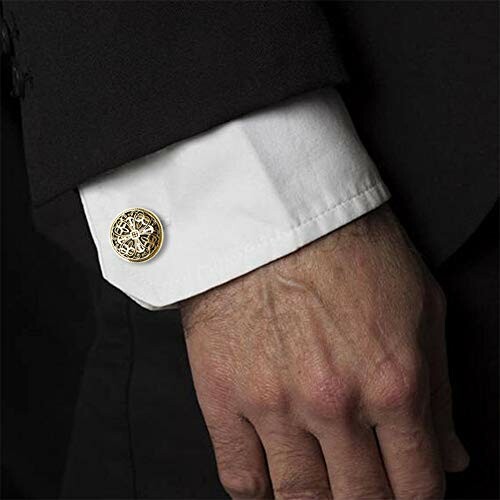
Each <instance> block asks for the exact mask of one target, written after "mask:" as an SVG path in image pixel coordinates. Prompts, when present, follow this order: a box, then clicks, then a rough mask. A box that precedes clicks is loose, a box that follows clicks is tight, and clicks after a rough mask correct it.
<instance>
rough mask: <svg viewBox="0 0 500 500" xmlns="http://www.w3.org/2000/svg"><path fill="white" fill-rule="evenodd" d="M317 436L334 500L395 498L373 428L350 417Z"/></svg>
mask: <svg viewBox="0 0 500 500" xmlns="http://www.w3.org/2000/svg"><path fill="white" fill-rule="evenodd" d="M317 436H318V439H319V440H320V444H321V448H322V450H323V456H324V457H325V461H326V464H327V467H328V473H329V477H330V484H331V488H332V492H333V497H334V498H335V500H337V499H357V498H363V499H368V498H372V499H384V498H393V496H392V492H391V489H390V487H389V483H388V481H387V477H386V473H385V470H384V466H383V462H382V459H381V457H380V453H379V450H378V446H377V440H376V438H375V435H374V432H373V430H372V428H371V427H369V426H363V425H361V424H359V423H354V421H353V420H351V421H350V422H348V421H346V422H344V423H343V424H341V425H339V424H338V423H335V424H334V425H333V426H332V427H331V428H330V429H328V430H327V431H326V432H325V431H321V432H318V434H317Z"/></svg>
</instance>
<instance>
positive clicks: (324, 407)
mask: <svg viewBox="0 0 500 500" xmlns="http://www.w3.org/2000/svg"><path fill="white" fill-rule="evenodd" d="M356 392H357V391H356V390H355V389H354V386H353V385H352V384H350V383H349V382H348V380H347V379H346V378H343V377H339V376H335V375H332V374H331V372H325V373H322V374H319V375H316V376H315V377H314V378H313V379H312V380H311V381H310V382H309V384H307V385H306V386H305V387H304V388H302V394H301V396H300V398H301V400H302V402H303V405H304V407H305V410H306V411H307V412H308V413H310V414H311V415H313V416H315V417H317V418H321V419H332V418H337V417H344V416H348V415H350V414H351V413H352V411H353V410H354V407H355V405H356V400H357V394H356Z"/></svg>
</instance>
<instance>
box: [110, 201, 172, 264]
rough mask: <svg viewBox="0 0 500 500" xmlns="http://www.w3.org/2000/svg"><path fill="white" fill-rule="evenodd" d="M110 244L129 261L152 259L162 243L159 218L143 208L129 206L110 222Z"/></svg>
mask: <svg viewBox="0 0 500 500" xmlns="http://www.w3.org/2000/svg"><path fill="white" fill-rule="evenodd" d="M110 238H111V245H112V247H113V249H114V251H115V252H116V253H117V254H118V255H119V256H120V257H122V258H123V259H125V260H128V261H129V262H145V261H148V260H150V259H152V258H153V257H154V256H155V255H156V254H157V253H158V251H159V250H160V248H161V246H162V243H163V227H162V225H161V222H160V219H159V218H158V217H157V216H156V215H155V214H154V213H153V212H150V211H149V210H146V209H145V208H129V209H128V210H125V211H123V212H122V213H121V214H119V215H118V217H116V219H115V220H114V221H113V223H112V224H111V231H110Z"/></svg>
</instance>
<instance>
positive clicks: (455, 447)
mask: <svg viewBox="0 0 500 500" xmlns="http://www.w3.org/2000/svg"><path fill="white" fill-rule="evenodd" d="M444 309H445V306H444V300H443V301H442V306H441V310H439V311H437V314H436V315H433V316H434V317H433V318H432V323H430V324H428V327H427V329H426V333H427V335H426V346H425V348H426V352H427V359H428V363H429V378H430V393H431V408H432V417H433V422H434V428H435V429H436V435H437V438H438V441H439V447H440V450H441V456H442V459H443V467H444V469H445V470H446V471H448V472H459V471H462V470H464V469H465V468H467V466H468V464H469V455H468V454H467V452H466V450H465V448H464V446H463V445H462V443H461V441H460V439H459V438H458V436H457V434H456V431H455V424H454V422H453V409H452V392H451V385H450V380H449V376H448V357H447V354H446V339H445V311H444Z"/></svg>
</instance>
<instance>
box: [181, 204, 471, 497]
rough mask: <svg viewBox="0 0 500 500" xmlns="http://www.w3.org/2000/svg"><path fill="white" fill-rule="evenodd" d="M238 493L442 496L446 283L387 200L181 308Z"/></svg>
mask: <svg viewBox="0 0 500 500" xmlns="http://www.w3.org/2000/svg"><path fill="white" fill-rule="evenodd" d="M181 311H182V317H183V324H184V328H185V333H186V342H187V348H188V352H189V358H190V363H191V368H192V372H193V377H194V382H195V387H196V391H197V395H198V399H199V402H200V405H201V408H202V411H203V414H204V417H205V420H206V423H207V426H208V430H209V433H210V436H211V439H212V442H213V445H214V449H215V455H216V459H217V465H218V470H219V476H220V479H221V482H222V484H223V486H224V487H225V488H226V490H227V491H228V493H229V494H230V495H231V496H232V497H234V498H262V497H272V496H274V497H276V498H286V499H289V498H331V497H334V498H335V499H336V500H337V499H349V500H351V499H357V498H372V499H381V498H404V499H406V498H412V499H413V498H433V499H434V498H440V497H442V495H443V490H444V472H443V471H444V470H448V471H459V470H462V469H464V468H465V467H466V466H467V462H468V456H467V454H466V452H465V450H464V448H463V447H462V445H461V443H460V441H459V440H458V438H457V437H456V435H455V432H454V427H453V421H452V415H451V393H450V385H449V381H448V373H447V360H446V351H445V340H444V319H445V300H444V298H443V294H442V292H441V290H440V288H439V286H438V285H437V284H436V282H435V281H434V279H433V278H432V276H431V275H430V273H429V272H428V271H427V269H426V268H425V266H424V265H423V263H422V261H421V260H420V259H419V257H418V255H417V254H416V253H415V251H414V250H413V249H412V247H411V245H410V243H409V241H408V239H407V237H406V235H405V233H404V231H403V230H402V228H401V227H400V225H399V224H398V222H397V221H396V219H395V217H394V215H393V214H392V212H391V211H390V209H389V208H388V207H387V206H383V207H381V208H379V209H378V210H375V211H373V212H371V213H369V214H368V215H365V216H364V217H362V218H360V219H358V220H357V221H355V222H352V223H351V224H349V225H347V226H345V227H343V228H341V229H339V230H337V231H335V232H333V233H331V234H329V235H328V236H326V237H324V238H322V239H321V240H318V241H316V242H314V243H312V244H310V245H308V246H307V247H304V248H302V249H301V250H299V251H297V252H295V253H294V254H291V255H289V256H287V257H285V258H282V259H280V260H278V261H275V262H273V263H271V264H269V265H267V266H264V267H262V268H260V269H257V270H256V271H254V272H252V273H250V274H247V275H246V276H243V277H241V278H239V279H236V280H234V281H231V282H230V283H227V284H225V285H223V286H220V287H218V288H216V289H214V290H211V291H209V292H207V293H204V294H202V295H200V296H197V297H195V298H193V299H190V300H188V301H186V302H185V303H184V304H183V305H182V308H181Z"/></svg>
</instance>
